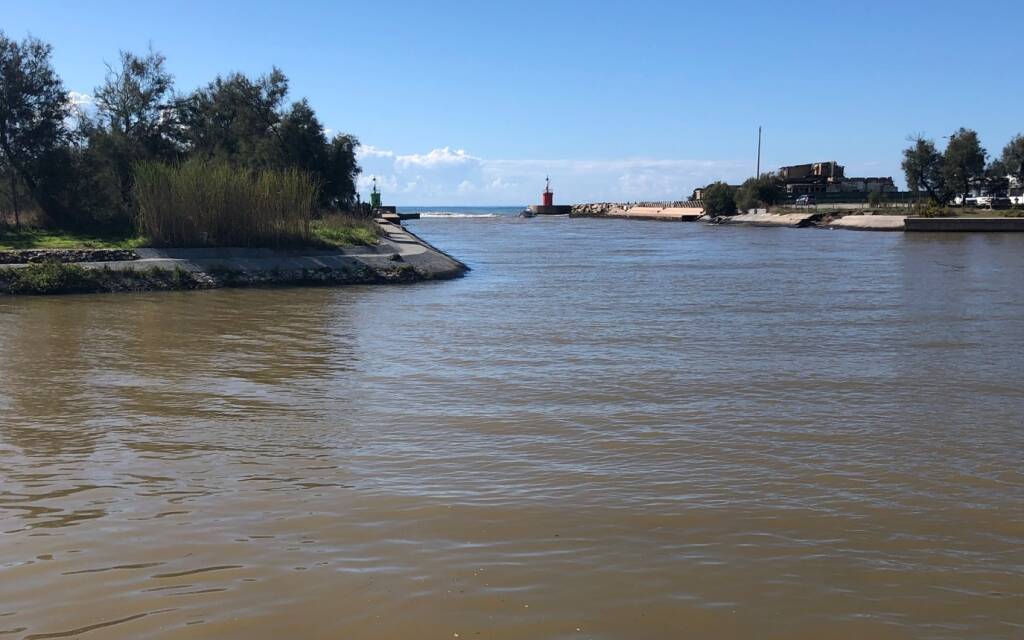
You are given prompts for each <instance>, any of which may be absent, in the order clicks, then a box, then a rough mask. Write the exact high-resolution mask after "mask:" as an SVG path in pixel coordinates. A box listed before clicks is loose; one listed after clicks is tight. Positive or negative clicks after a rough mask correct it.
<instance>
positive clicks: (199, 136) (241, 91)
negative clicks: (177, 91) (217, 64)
mask: <svg viewBox="0 0 1024 640" xmlns="http://www.w3.org/2000/svg"><path fill="white" fill-rule="evenodd" d="M287 95H288V78H286V77H285V75H284V73H282V72H281V70H280V69H278V68H276V67H275V68H274V69H273V70H272V71H271V72H270V73H269V74H268V75H265V76H261V77H259V78H257V79H255V80H250V79H249V78H247V77H245V76H244V75H242V74H240V73H233V74H231V75H229V76H227V77H220V76H218V77H217V79H216V80H214V81H213V82H211V83H210V84H209V85H207V86H206V87H204V88H202V89H198V90H196V91H195V92H193V93H192V95H190V96H188V97H187V98H185V99H184V100H181V101H180V102H179V104H178V108H177V109H176V111H177V113H176V117H177V119H178V122H179V123H180V124H181V127H182V128H181V132H182V137H183V142H184V143H185V144H186V146H187V148H188V151H189V152H190V153H193V154H200V155H203V156H207V157H219V158H224V159H227V160H230V161H232V162H236V163H238V164H241V165H244V166H249V167H252V168H261V167H272V166H274V165H276V164H277V161H278V159H279V158H280V150H279V142H278V137H277V127H278V125H279V123H280V121H281V109H282V105H283V104H284V99H285V97H286V96H287Z"/></svg>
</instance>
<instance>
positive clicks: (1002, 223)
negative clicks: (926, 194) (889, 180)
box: [907, 217, 1024, 232]
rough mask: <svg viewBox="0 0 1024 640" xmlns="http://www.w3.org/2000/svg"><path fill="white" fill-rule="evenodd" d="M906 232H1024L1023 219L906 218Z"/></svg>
mask: <svg viewBox="0 0 1024 640" xmlns="http://www.w3.org/2000/svg"><path fill="white" fill-rule="evenodd" d="M907 231H1000V232H1005V231H1024V218H996V217H993V218H907Z"/></svg>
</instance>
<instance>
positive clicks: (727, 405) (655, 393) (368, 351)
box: [0, 207, 1024, 640]
mask: <svg viewBox="0 0 1024 640" xmlns="http://www.w3.org/2000/svg"><path fill="white" fill-rule="evenodd" d="M403 210H417V211H421V212H423V213H424V217H423V218H421V219H420V220H416V221H411V222H409V223H408V226H409V228H410V229H411V230H412V231H413V232H415V233H417V234H419V235H420V236H422V237H423V238H425V239H426V240H428V241H429V242H431V243H433V244H435V245H436V246H438V247H439V248H441V249H443V250H445V251H446V252H448V253H450V254H452V255H454V256H456V257H458V258H459V259H461V260H463V261H465V262H466V263H467V264H469V265H470V266H471V267H472V269H473V270H472V271H471V272H470V273H469V274H468V275H467V276H466V277H465V278H462V279H459V280H454V281H447V282H429V283H423V284H415V285H396V286H380V287H369V286H356V287H342V288H327V287H321V288H317V287H312V288H277V289H251V290H244V289H235V290H228V289H225V290H213V291H200V292H174V293H143V294H115V295H91V296H68V297H39V298H34V297H21V298H0V637H3V638H8V637H9V638H21V639H26V640H29V639H31V640H42V639H46V638H78V637H81V638H83V639H91V638H105V639H106V638H126V639H127V638H132V639H137V638H175V639H178V638H246V639H262V638H267V639H270V638H286V637H287V638H369V639H395V638H417V639H419V638H438V639H450V638H461V639H466V638H494V639H499V638H500V639H512V638H516V639H519V638H530V639H534V638H552V639H567V640H568V639H577V638H579V639H584V638H593V639H620V638H621V639H664V638H715V639H718V638H721V639H733V638H778V639H780V640H781V639H786V640H819V639H822V638H829V639H830V640H835V639H840V640H841V639H850V640H853V639H858V640H860V639H865V638H871V639H890V638H892V639H903V638H906V639H910V638H913V639H921V638H928V639H949V640H953V639H962V638H972V639H982V638H984V639H993V640H994V639H1005V640H1010V639H1014V638H1022V637H1024V465H1022V459H1024V352H1022V345H1024V285H1022V283H1024V234H1020V235H1013V234H942V235H932V234H904V233H871V232H855V231H828V230H820V229H781V228H776V229H767V228H740V227H716V226H708V225H704V224H700V223H666V222H643V221H623V220H597V219H572V220H570V219H568V218H565V217H552V218H533V219H523V218H518V217H516V216H515V214H516V213H517V212H518V211H519V210H520V208H519V207H512V208H460V207H447V208H445V207H439V208H419V209H416V208H412V209H403Z"/></svg>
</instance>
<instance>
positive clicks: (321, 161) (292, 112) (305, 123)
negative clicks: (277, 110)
mask: <svg viewBox="0 0 1024 640" xmlns="http://www.w3.org/2000/svg"><path fill="white" fill-rule="evenodd" d="M276 133H277V139H278V144H279V149H280V156H279V158H278V161H277V162H278V163H279V164H280V165H281V166H282V167H293V168H298V169H302V170H303V171H306V172H308V173H311V174H317V175H319V174H322V173H323V172H324V168H325V167H326V166H327V135H326V134H325V133H324V127H323V125H322V124H320V120H319V119H318V118H317V117H316V113H314V112H313V108H312V107H310V106H309V102H308V101H307V100H306V99H305V98H303V99H302V100H299V101H298V102H296V103H294V104H293V105H292V106H291V108H290V109H289V110H288V111H287V112H286V113H285V114H284V115H283V116H282V117H281V122H280V124H279V125H278V126H277V127H276Z"/></svg>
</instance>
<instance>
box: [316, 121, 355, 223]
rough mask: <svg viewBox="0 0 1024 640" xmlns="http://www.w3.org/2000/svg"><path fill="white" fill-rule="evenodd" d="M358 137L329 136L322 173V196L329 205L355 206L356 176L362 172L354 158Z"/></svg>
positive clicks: (343, 207)
mask: <svg viewBox="0 0 1024 640" xmlns="http://www.w3.org/2000/svg"><path fill="white" fill-rule="evenodd" d="M358 149H359V139H358V138H356V137H355V136H353V135H349V134H338V135H336V136H334V137H333V138H331V142H330V146H329V148H328V150H327V168H326V170H325V172H324V175H323V190H324V198H325V199H326V201H327V203H328V205H329V206H331V207H334V208H336V209H342V210H346V211H350V210H352V209H353V208H354V207H355V201H356V178H358V177H359V174H360V173H362V169H360V168H359V163H358V161H357V159H356V150H358Z"/></svg>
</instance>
